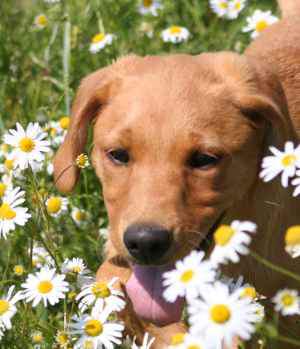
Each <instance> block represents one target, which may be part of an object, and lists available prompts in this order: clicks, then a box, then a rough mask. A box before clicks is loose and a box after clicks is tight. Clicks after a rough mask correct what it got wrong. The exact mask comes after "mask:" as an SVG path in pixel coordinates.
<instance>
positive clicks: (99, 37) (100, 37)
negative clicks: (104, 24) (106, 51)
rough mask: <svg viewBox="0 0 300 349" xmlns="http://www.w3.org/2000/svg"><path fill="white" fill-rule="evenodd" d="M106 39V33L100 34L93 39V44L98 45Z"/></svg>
mask: <svg viewBox="0 0 300 349" xmlns="http://www.w3.org/2000/svg"><path fill="white" fill-rule="evenodd" d="M104 39H105V34H104V33H98V34H96V35H95V36H93V38H92V43H93V44H98V42H101V41H103V40H104Z"/></svg>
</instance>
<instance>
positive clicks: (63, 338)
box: [56, 332, 69, 345]
mask: <svg viewBox="0 0 300 349" xmlns="http://www.w3.org/2000/svg"><path fill="white" fill-rule="evenodd" d="M56 338H57V339H56V340H57V343H58V344H60V345H65V344H67V343H68V341H69V339H68V335H67V334H66V333H64V332H59V333H58V334H57V337H56Z"/></svg>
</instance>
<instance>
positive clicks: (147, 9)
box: [139, 0, 162, 16]
mask: <svg viewBox="0 0 300 349" xmlns="http://www.w3.org/2000/svg"><path fill="white" fill-rule="evenodd" d="M161 7H162V6H161V3H160V1H158V0H142V4H141V5H140V6H139V13H140V14H141V15H148V14H151V15H152V16H157V10H158V9H160V8H161Z"/></svg>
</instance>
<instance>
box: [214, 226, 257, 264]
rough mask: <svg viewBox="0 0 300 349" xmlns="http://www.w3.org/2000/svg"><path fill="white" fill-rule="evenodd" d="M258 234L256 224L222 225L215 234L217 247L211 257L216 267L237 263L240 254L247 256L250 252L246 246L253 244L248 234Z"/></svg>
mask: <svg viewBox="0 0 300 349" xmlns="http://www.w3.org/2000/svg"><path fill="white" fill-rule="evenodd" d="M246 232H247V233H255V232H256V224H254V223H252V222H248V221H233V222H232V223H231V225H221V226H220V227H219V228H218V229H217V230H216V231H215V233H214V241H215V247H214V249H213V251H212V253H211V255H210V260H211V262H212V263H213V264H214V265H218V264H220V263H224V264H226V263H227V262H228V261H231V262H233V263H237V262H239V260H240V257H239V255H238V254H242V255H246V254H248V253H249V250H248V248H247V246H246V245H249V244H250V242H251V237H250V236H249V235H248V234H247V233H246Z"/></svg>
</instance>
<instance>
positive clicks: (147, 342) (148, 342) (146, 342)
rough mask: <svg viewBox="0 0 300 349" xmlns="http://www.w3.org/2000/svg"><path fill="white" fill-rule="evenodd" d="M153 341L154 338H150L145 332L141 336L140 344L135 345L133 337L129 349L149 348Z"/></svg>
mask: <svg viewBox="0 0 300 349" xmlns="http://www.w3.org/2000/svg"><path fill="white" fill-rule="evenodd" d="M154 341H155V338H150V337H149V333H148V332H146V333H145V335H144V338H143V343H142V345H141V346H137V345H136V344H135V338H134V339H133V343H132V347H131V349H150V348H151V346H152V344H153V342H154Z"/></svg>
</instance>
